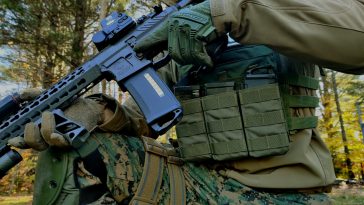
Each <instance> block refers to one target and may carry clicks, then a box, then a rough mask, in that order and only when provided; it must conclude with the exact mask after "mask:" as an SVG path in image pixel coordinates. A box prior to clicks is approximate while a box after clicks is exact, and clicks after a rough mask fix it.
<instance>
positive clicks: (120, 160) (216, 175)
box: [96, 133, 331, 204]
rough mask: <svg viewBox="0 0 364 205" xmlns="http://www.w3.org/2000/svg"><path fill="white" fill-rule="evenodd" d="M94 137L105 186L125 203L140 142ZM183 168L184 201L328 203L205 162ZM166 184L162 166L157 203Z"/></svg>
mask: <svg viewBox="0 0 364 205" xmlns="http://www.w3.org/2000/svg"><path fill="white" fill-rule="evenodd" d="M105 135H108V136H107V137H105ZM96 137H97V139H99V140H100V142H101V143H102V146H101V147H100V148H99V151H100V153H101V155H102V156H103V161H104V163H105V164H106V167H107V171H108V176H107V186H108V188H109V190H110V192H111V194H112V196H113V197H114V199H115V200H116V201H117V202H118V203H120V202H127V201H128V200H130V199H131V198H132V196H133V194H134V192H135V191H136V189H137V185H138V183H139V181H140V179H141V176H142V171H143V164H144V148H143V144H142V142H141V140H140V139H139V138H136V137H129V136H128V137H127V136H123V135H120V134H106V133H101V134H96ZM182 169H183V172H184V176H185V180H186V191H187V192H186V193H187V199H186V200H187V204H331V201H330V199H329V197H328V196H327V195H326V194H324V193H300V192H297V191H282V190H276V191H274V192H267V191H262V190H257V189H253V188H250V187H248V186H246V185H244V184H242V183H240V182H238V181H236V180H234V179H231V178H228V177H225V176H224V175H223V174H222V173H221V172H220V171H218V170H214V169H212V168H209V167H208V166H205V165H204V164H194V163H185V164H184V165H183V167H182ZM169 183H170V182H169V176H168V171H167V168H165V170H164V176H163V182H162V186H161V188H160V190H159V195H158V200H159V201H158V204H169V200H170V196H171V193H170V191H169Z"/></svg>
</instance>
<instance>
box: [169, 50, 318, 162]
mask: <svg viewBox="0 0 364 205" xmlns="http://www.w3.org/2000/svg"><path fill="white" fill-rule="evenodd" d="M215 64H216V66H215V68H214V69H213V70H206V71H203V72H199V73H198V74H196V73H195V72H190V74H189V75H188V76H187V77H188V78H189V79H191V80H187V82H188V85H182V86H180V85H179V86H178V87H176V88H175V94H176V96H177V97H178V98H179V99H180V100H181V101H182V106H183V108H184V118H183V119H182V121H181V122H180V123H179V124H178V125H177V126H176V132H177V138H178V142H179V146H180V148H179V151H180V153H181V156H182V157H183V159H184V160H186V161H201V160H211V159H213V160H217V161H222V160H232V159H239V158H242V157H264V156H273V155H280V154H284V153H286V152H287V151H288V148H289V134H290V133H294V132H295V130H298V129H305V128H314V127H316V126H317V117H315V116H311V117H297V116H293V115H292V114H291V112H292V111H291V109H295V108H315V107H317V106H318V98H317V97H314V96H303V95H295V94H292V92H291V91H290V89H291V87H292V86H296V87H302V88H309V89H312V90H315V89H317V88H318V80H317V79H315V78H314V77H313V75H310V74H306V75H305V74H299V73H300V72H299V71H298V70H299V69H296V68H291V67H289V66H290V65H288V64H286V63H285V57H283V56H280V55H279V54H277V53H275V52H274V51H272V50H271V49H269V48H267V47H265V46H255V45H249V46H241V45H235V46H231V47H229V48H228V49H227V50H226V51H225V52H224V53H223V54H222V56H221V57H220V58H219V59H218V60H217V62H216V63H215ZM283 67H284V68H283ZM302 69H306V70H310V69H313V68H311V67H310V68H302ZM296 71H298V72H296ZM192 73H193V75H195V76H191V75H192ZM307 73H312V71H308V72H307ZM191 84H192V85H191Z"/></svg>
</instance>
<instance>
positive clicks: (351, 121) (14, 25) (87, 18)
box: [0, 0, 364, 195]
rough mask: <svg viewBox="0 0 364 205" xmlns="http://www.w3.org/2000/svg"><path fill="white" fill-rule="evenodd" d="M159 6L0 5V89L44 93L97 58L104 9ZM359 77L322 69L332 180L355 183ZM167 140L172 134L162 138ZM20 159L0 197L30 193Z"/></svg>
mask: <svg viewBox="0 0 364 205" xmlns="http://www.w3.org/2000/svg"><path fill="white" fill-rule="evenodd" d="M159 3H160V1H159V0H99V1H97V0H61V1H58V0H47V1H41V0H0V86H2V87H0V91H4V90H6V89H7V88H9V86H10V85H16V86H15V87H13V88H12V89H10V90H6V92H0V97H1V98H2V97H4V96H5V95H7V94H9V92H14V91H19V90H21V89H24V88H27V87H37V88H42V89H47V88H49V87H50V86H51V85H53V84H54V83H56V82H57V81H58V80H59V79H60V78H62V77H63V76H65V75H66V74H67V73H69V72H70V71H72V70H73V69H75V68H76V67H77V66H78V65H81V64H82V63H83V62H84V61H86V60H87V59H89V58H90V57H91V56H93V55H95V54H96V53H97V50H96V48H95V47H94V45H93V44H92V42H91V38H92V35H93V34H95V33H96V32H97V31H98V30H99V29H100V27H99V22H100V21H101V20H102V19H103V18H105V17H106V16H107V14H109V13H110V12H111V11H118V12H124V13H127V14H128V15H130V16H132V17H134V18H135V19H137V18H138V17H140V16H142V15H143V14H146V13H148V12H150V11H151V10H150V8H152V6H154V5H157V4H159ZM363 88H364V81H363V79H361V78H360V76H354V75H345V74H341V73H337V72H333V71H331V70H328V69H325V75H323V76H322V78H321V83H320V89H319V91H318V95H319V96H320V98H321V104H320V107H319V108H318V109H317V112H318V114H319V116H320V125H319V129H320V131H321V134H322V137H323V138H324V140H325V142H326V144H327V145H328V147H329V149H330V151H331V154H332V157H333V161H334V166H335V172H336V175H337V177H338V178H341V179H344V180H349V179H350V180H351V181H353V182H362V181H363V179H364V160H363V159H364V144H363V135H362V131H361V124H360V118H361V114H360V113H361V111H362V108H361V103H362V102H363V101H364V93H362V92H361V90H363ZM91 92H103V93H106V94H109V95H111V96H113V97H115V98H116V99H118V100H119V101H120V102H122V101H123V100H124V98H125V96H126V95H127V94H126V93H123V92H121V91H120V90H119V89H118V86H117V85H116V84H115V83H113V82H105V81H103V82H101V83H100V84H98V85H97V86H95V87H94V88H93V89H92V91H91ZM168 135H173V133H168ZM20 152H21V154H22V156H23V158H24V160H23V161H22V162H21V163H20V164H19V165H17V167H16V168H13V169H12V170H11V171H10V172H9V173H8V175H7V176H5V177H4V178H3V179H2V180H1V181H0V195H13V194H30V193H32V191H33V187H32V185H33V182H34V170H35V168H34V167H35V164H36V160H37V153H36V152H35V151H31V150H20Z"/></svg>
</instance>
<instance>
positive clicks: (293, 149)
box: [225, 129, 335, 189]
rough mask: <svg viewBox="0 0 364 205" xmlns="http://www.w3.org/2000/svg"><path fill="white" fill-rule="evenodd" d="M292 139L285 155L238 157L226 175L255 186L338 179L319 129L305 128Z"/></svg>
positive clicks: (313, 184)
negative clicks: (241, 158) (252, 157)
mask: <svg viewBox="0 0 364 205" xmlns="http://www.w3.org/2000/svg"><path fill="white" fill-rule="evenodd" d="M291 139H292V142H291V144H290V149H289V151H288V152H287V153H286V154H285V155H281V156H273V157H265V158H257V159H243V160H237V161H235V162H233V163H230V164H226V166H227V167H230V168H231V169H227V170H226V171H225V174H226V175H227V176H228V177H232V178H234V179H236V180H238V181H240V182H242V183H244V184H246V185H248V186H252V187H263V188H282V189H287V188H312V187H321V186H327V185H329V184H331V183H332V182H333V181H334V180H335V173H334V169H333V166H332V163H331V156H330V153H329V151H328V150H327V148H326V146H325V145H324V143H323V141H322V140H321V139H320V137H319V136H318V135H317V131H316V130H315V129H306V130H301V131H300V132H298V133H296V134H295V135H293V136H292V137H291ZM238 170H241V171H238ZM282 180H284V183H282V182H283V181H282Z"/></svg>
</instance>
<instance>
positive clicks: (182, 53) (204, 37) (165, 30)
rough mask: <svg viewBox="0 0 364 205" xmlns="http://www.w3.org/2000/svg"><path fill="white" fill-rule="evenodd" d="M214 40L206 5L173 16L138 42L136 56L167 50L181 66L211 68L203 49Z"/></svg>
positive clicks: (209, 12)
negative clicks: (190, 65) (148, 51)
mask: <svg viewBox="0 0 364 205" xmlns="http://www.w3.org/2000/svg"><path fill="white" fill-rule="evenodd" d="M217 37H218V35H217V32H216V30H215V28H214V27H213V25H212V19H211V11H210V4H209V1H204V2H202V3H200V4H197V5H195V6H190V7H187V8H184V9H182V10H180V11H178V12H175V13H173V14H172V15H171V16H170V17H169V19H168V21H167V22H166V23H163V24H162V25H161V26H159V27H157V28H156V29H155V30H154V31H152V32H151V33H150V34H149V35H147V36H145V37H144V38H142V39H140V40H139V41H138V42H137V44H136V45H135V47H134V50H135V51H136V52H142V53H143V52H145V51H147V50H156V49H157V50H159V49H160V48H161V47H165V48H167V47H168V52H169V54H170V55H171V57H172V58H173V59H174V60H175V61H176V62H177V63H179V64H181V65H187V64H194V65H202V66H208V67H212V66H213V62H212V60H211V57H210V56H209V55H208V54H207V51H206V48H205V45H206V44H207V43H209V42H211V41H213V40H215V39H216V38H217Z"/></svg>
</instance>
